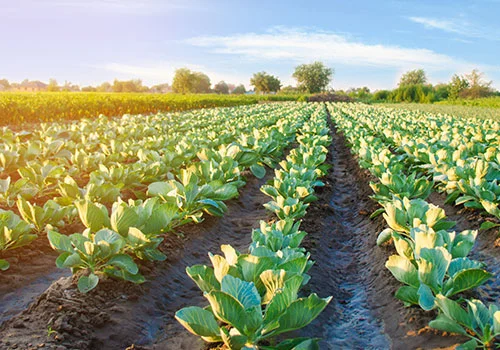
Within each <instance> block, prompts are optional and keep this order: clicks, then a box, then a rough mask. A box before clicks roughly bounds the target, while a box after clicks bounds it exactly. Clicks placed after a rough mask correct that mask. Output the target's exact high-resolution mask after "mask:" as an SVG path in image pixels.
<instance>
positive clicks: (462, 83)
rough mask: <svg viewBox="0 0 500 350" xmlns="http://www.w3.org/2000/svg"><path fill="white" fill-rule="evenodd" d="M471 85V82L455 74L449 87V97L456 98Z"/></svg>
mask: <svg viewBox="0 0 500 350" xmlns="http://www.w3.org/2000/svg"><path fill="white" fill-rule="evenodd" d="M468 87H469V82H468V81H467V80H466V79H465V78H464V77H461V76H459V75H458V74H454V75H453V76H452V77H451V82H450V85H449V88H448V98H449V99H450V100H456V99H457V98H458V97H459V96H460V93H461V92H462V91H463V90H465V89H467V88H468Z"/></svg>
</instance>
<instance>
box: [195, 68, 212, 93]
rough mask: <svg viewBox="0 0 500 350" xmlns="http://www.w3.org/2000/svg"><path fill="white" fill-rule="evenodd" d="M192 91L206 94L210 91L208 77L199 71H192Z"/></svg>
mask: <svg viewBox="0 0 500 350" xmlns="http://www.w3.org/2000/svg"><path fill="white" fill-rule="evenodd" d="M192 79H193V85H192V86H193V91H191V92H193V93H195V94H208V93H209V92H210V78H209V77H208V76H207V75H206V74H203V73H201V72H193V77H192Z"/></svg>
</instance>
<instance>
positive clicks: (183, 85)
mask: <svg viewBox="0 0 500 350" xmlns="http://www.w3.org/2000/svg"><path fill="white" fill-rule="evenodd" d="M191 75H192V73H191V71H190V70H189V69H187V68H179V69H177V70H176V71H175V75H174V80H173V81H172V90H173V91H174V92H176V93H179V94H187V93H189V92H191V90H192V83H193V81H192V77H191Z"/></svg>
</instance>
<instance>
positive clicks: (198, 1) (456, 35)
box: [0, 0, 500, 89]
mask: <svg viewBox="0 0 500 350" xmlns="http://www.w3.org/2000/svg"><path fill="white" fill-rule="evenodd" d="M499 13H500V0H483V1H448V0H443V1H396V0H392V1H320V0H316V1H311V2H308V1H291V0H288V1H281V0H277V1H251V0H247V1H237V0H233V1H226V0H163V1H162V0H16V1H12V0H0V78H7V79H9V80H11V81H22V80H23V79H26V78H28V79H33V80H34V79H38V80H42V81H48V79H49V78H55V79H57V80H58V81H59V83H63V82H64V81H66V80H67V81H70V82H72V83H77V84H80V85H82V86H83V85H88V84H93V85H95V84H98V83H101V82H103V81H112V80H113V79H114V78H118V79H137V78H139V79H142V80H143V82H144V83H145V84H147V85H151V84H157V83H163V82H171V79H172V77H173V74H174V71H175V69H177V68H180V67H188V68H191V69H193V70H198V71H202V72H205V73H206V74H207V75H208V76H209V77H210V78H211V80H212V83H216V82H217V81H219V80H222V79H223V80H225V81H226V82H229V83H243V84H245V85H246V86H247V87H248V86H249V79H250V77H251V76H252V74H253V73H254V72H258V71H267V72H268V73H271V74H274V75H277V76H279V77H280V79H281V80H282V82H283V83H284V84H286V85H288V84H292V85H294V84H295V81H294V80H293V79H292V77H291V75H292V73H293V69H294V67H295V66H297V65H299V64H301V63H310V62H313V61H315V60H320V61H323V62H324V63H325V64H327V65H328V66H330V67H332V68H334V69H335V76H334V80H333V87H334V88H342V89H345V88H349V87H359V86H368V87H370V88H371V89H381V88H392V87H394V86H395V85H396V84H397V81H398V78H399V76H400V75H401V74H402V73H403V72H405V71H407V70H409V69H416V68H423V69H425V71H426V72H427V75H428V77H429V80H430V82H431V83H438V82H446V81H449V79H450V77H451V76H452V75H453V74H454V73H459V74H463V73H467V72H470V71H471V70H472V69H474V68H478V69H480V70H481V71H483V72H485V76H486V77H487V78H488V79H489V80H493V86H495V87H496V88H500V62H499V61H498V58H499V57H500V22H499V21H498V14H499Z"/></svg>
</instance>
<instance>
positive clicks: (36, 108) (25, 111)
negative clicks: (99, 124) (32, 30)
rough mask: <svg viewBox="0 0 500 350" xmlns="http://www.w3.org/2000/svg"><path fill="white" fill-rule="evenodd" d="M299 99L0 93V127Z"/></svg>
mask: <svg viewBox="0 0 500 350" xmlns="http://www.w3.org/2000/svg"><path fill="white" fill-rule="evenodd" d="M300 96H301V95H216V94H188V95H178V94H150V93H148V94H146V93H144V94H138V93H120V94H115V93H105V92H57V93H54V92H38V93H25V92H23V93H19V92H0V126H4V125H9V126H19V125H26V124H30V123H38V122H56V121H68V120H80V119H82V118H95V117H97V116H99V115H101V114H102V115H105V116H107V117H116V116H122V115H124V114H151V113H158V112H160V111H163V112H178V111H185V110H192V109H199V108H211V107H231V106H241V105H250V104H256V103H258V102H259V101H295V100H297V99H298V98H299V97H300Z"/></svg>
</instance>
